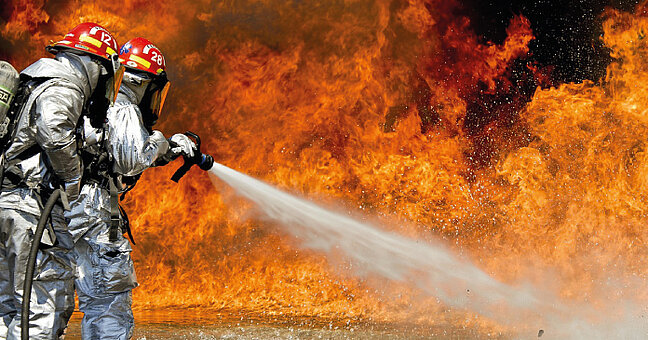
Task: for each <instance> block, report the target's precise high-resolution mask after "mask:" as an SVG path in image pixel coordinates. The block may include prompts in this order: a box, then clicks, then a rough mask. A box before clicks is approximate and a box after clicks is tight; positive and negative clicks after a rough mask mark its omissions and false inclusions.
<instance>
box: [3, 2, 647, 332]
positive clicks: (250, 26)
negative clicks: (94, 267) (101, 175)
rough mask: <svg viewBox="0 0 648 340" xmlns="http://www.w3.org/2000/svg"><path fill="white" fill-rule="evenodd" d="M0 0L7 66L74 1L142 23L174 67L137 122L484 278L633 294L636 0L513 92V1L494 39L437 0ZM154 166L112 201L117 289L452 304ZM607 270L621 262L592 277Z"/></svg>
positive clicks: (201, 299)
mask: <svg viewBox="0 0 648 340" xmlns="http://www.w3.org/2000/svg"><path fill="white" fill-rule="evenodd" d="M4 6H5V9H4V12H6V13H9V14H8V15H7V16H6V17H7V19H6V21H5V22H4V23H3V22H2V21H0V32H2V36H1V39H0V41H4V42H7V43H6V44H5V45H6V46H8V47H9V48H11V49H10V50H9V49H7V48H3V49H2V50H0V56H6V57H7V58H8V59H9V60H10V61H11V62H13V63H14V65H16V66H18V67H24V66H26V65H28V64H29V63H30V62H33V61H34V60H35V59H36V58H37V57H40V56H44V52H42V46H44V45H45V43H46V42H47V41H48V40H49V39H54V38H56V37H59V36H61V35H62V34H64V33H65V31H66V30H67V29H69V28H71V27H73V26H74V25H75V24H77V23H79V22H82V21H88V20H90V21H92V20H94V21H96V22H98V23H100V24H102V25H104V26H106V27H108V28H109V29H110V30H111V31H113V32H114V33H116V35H117V37H118V38H119V39H120V41H122V42H123V41H126V40H127V39H129V38H131V37H134V36H140V35H141V36H145V37H147V38H148V39H150V40H152V41H154V42H155V43H156V44H157V45H158V46H159V47H160V48H161V50H162V51H163V52H165V55H166V57H167V60H168V64H169V65H170V69H171V70H170V72H171V78H172V81H173V83H174V87H173V89H172V91H171V94H170V98H169V100H168V104H167V105H168V106H167V108H166V110H167V114H166V121H163V122H162V123H161V126H160V127H159V128H160V129H162V130H163V131H164V132H165V133H166V134H167V135H168V134H170V133H175V132H181V131H184V130H187V129H190V130H193V131H195V132H197V133H199V134H200V135H201V136H202V138H203V139H204V140H205V150H206V151H207V152H209V153H212V154H214V156H215V157H216V159H217V160H218V161H219V162H221V163H223V164H226V165H228V166H230V167H232V168H235V169H237V170H240V171H242V172H244V173H247V174H251V175H253V176H257V177H260V178H263V179H264V180H266V181H268V182H271V183H274V184H276V185H278V186H279V187H282V188H284V189H287V190H290V191H293V192H297V193H300V194H303V195H307V196H310V197H315V198H316V199H318V200H321V201H324V202H329V203H332V202H334V201H335V202H338V203H337V204H344V205H345V206H346V208H348V209H349V210H351V211H354V210H357V209H360V210H362V211H364V212H366V213H367V214H370V215H373V216H377V217H378V218H381V219H384V220H391V221H397V222H399V223H398V224H396V225H401V227H400V229H399V230H398V231H399V232H401V233H405V234H408V235H411V236H415V237H419V238H422V239H429V238H432V237H441V238H443V239H445V240H447V241H448V243H450V244H452V245H453V246H454V247H455V248H456V249H457V250H458V251H464V250H465V251H466V252H468V253H469V254H471V257H472V258H474V259H477V260H476V262H478V264H479V265H480V266H481V267H482V268H484V269H485V270H487V271H488V272H489V273H492V274H493V275H495V276H496V277H498V278H500V279H502V280H505V281H509V282H517V281H519V280H521V279H527V280H531V281H534V280H545V281H551V280H546V279H542V278H541V277H539V276H541V275H538V274H534V271H533V270H530V269H525V268H534V269H541V270H540V271H541V272H543V273H544V269H546V268H552V269H553V270H554V271H555V273H556V274H555V275H556V276H557V277H558V278H560V280H559V282H560V284H559V287H558V289H559V290H560V292H561V293H562V295H563V296H564V297H565V298H569V299H575V300H578V301H585V302H588V303H594V304H598V305H601V306H603V305H605V304H606V303H607V301H606V297H607V298H609V299H610V300H612V299H613V298H614V296H613V295H614V294H625V295H628V296H631V297H633V298H636V299H640V298H641V299H642V298H643V294H640V293H639V292H638V291H637V290H633V289H631V288H632V287H634V286H633V285H631V284H630V283H629V282H632V280H635V279H637V278H639V279H644V278H645V277H644V276H643V275H644V274H643V272H644V269H645V268H648V263H646V260H645V259H646V258H647V257H646V256H645V255H646V250H645V249H646V241H645V239H646V237H647V235H646V234H645V232H644V230H645V228H644V225H645V224H646V222H648V220H647V216H646V211H647V210H648V206H647V205H646V202H647V201H648V181H647V180H646V178H648V176H647V175H648V156H646V155H648V153H646V143H645V142H644V139H645V136H646V135H647V132H648V130H647V129H648V119H647V118H646V117H647V112H648V111H647V110H648V104H647V103H646V100H645V98H647V97H648V96H647V94H648V93H647V92H646V90H647V89H648V78H647V76H646V73H645V72H644V70H646V67H648V64H646V60H648V59H647V58H646V51H647V46H648V45H647V44H646V39H645V34H646V33H645V32H647V26H648V18H647V16H646V14H645V13H646V6H645V5H640V6H639V7H638V8H637V10H636V13H635V14H629V13H622V12H618V11H613V10H608V11H607V12H606V14H605V22H604V30H605V35H604V38H603V39H604V42H605V44H606V45H607V46H608V47H609V48H610V50H611V55H612V56H613V57H614V58H616V61H615V62H614V63H612V64H611V65H610V66H609V68H608V72H607V76H606V78H605V79H603V80H602V81H600V82H597V83H595V82H592V81H585V82H583V83H581V84H562V85H560V86H557V87H551V88H547V89H541V88H539V89H538V90H537V91H536V92H535V94H534V95H533V97H532V98H527V97H525V96H524V95H522V94H520V92H519V89H518V88H517V87H516V85H515V84H513V83H512V82H511V81H510V72H511V69H512V68H513V67H514V63H515V62H518V61H520V60H521V61H522V62H524V58H525V57H526V54H527V52H528V43H529V42H530V41H531V40H532V39H533V36H532V32H531V29H530V23H529V21H528V20H527V19H525V18H524V17H521V16H518V17H515V18H514V19H513V20H512V21H511V23H510V25H509V28H508V30H507V34H508V37H507V38H506V40H505V41H504V42H503V43H502V44H501V45H496V44H493V43H490V42H483V41H481V39H480V38H479V37H478V36H476V35H475V34H474V33H473V32H472V31H471V29H470V23H469V20H468V19H467V18H465V17H461V16H457V15H455V14H453V13H456V11H455V9H456V8H458V7H459V5H458V4H456V3H455V2H453V1H447V0H446V1H436V0H408V1H405V0H393V1H381V0H348V1H332V2H330V3H324V2H316V3H311V2H297V1H293V2H285V1H276V0H265V1H252V0H241V1H235V2H233V1H210V0H203V1H200V2H195V3H192V4H183V5H182V6H178V5H177V3H176V2H175V1H161V2H155V3H154V4H153V3H151V2H144V1H123V2H121V3H114V4H113V3H109V2H96V3H92V2H83V3H80V2H76V1H69V2H64V3H62V4H61V5H60V6H61V7H60V8H48V7H47V6H46V5H45V4H44V3H43V2H42V1H26V0H20V1H19V0H14V1H13V2H10V3H9V4H6V5H4ZM35 51H36V52H35ZM526 70H527V71H528V75H529V80H528V82H530V83H528V84H531V85H532V86H533V84H542V85H548V84H549V82H548V80H547V79H546V76H545V75H544V74H543V72H544V71H543V70H541V69H540V68H539V67H538V66H537V65H531V64H529V65H526ZM498 96H500V97H504V96H508V97H510V98H513V99H512V100H510V101H509V102H505V103H501V102H500V101H498V100H496V99H497V98H499V97H498ZM529 100H530V102H528V104H527V105H526V106H525V104H526V103H527V101H529ZM475 122H477V123H475ZM174 165H177V164H173V165H172V166H174ZM172 172H173V169H171V168H169V167H166V168H162V169H152V170H149V171H148V172H147V173H146V174H145V175H144V176H143V179H142V181H141V183H140V184H139V187H138V188H137V189H136V190H135V191H134V192H133V194H132V195H130V197H129V198H128V199H127V201H126V205H127V209H128V210H129V211H130V212H131V215H132V219H133V221H132V222H133V225H134V232H135V235H136V238H137V239H139V241H140V242H138V245H137V246H135V251H134V253H133V255H134V257H135V260H136V266H137V271H138V278H139V280H140V283H141V287H139V288H138V289H136V290H135V292H134V296H135V307H136V308H161V307H171V306H181V307H188V306H200V307H214V308H222V309H225V310H233V311H246V312H250V313H254V314H260V315H289V316H305V317H308V316H319V317H324V318H329V317H330V318H335V319H347V318H357V319H371V320H378V321H388V322H392V321H393V322H403V321H413V322H423V323H429V324H433V323H436V322H442V321H443V320H444V318H449V319H453V318H454V317H453V316H450V315H449V316H446V317H440V316H439V314H435V313H432V312H431V311H443V310H444V309H443V307H442V306H439V305H438V304H437V303H436V301H435V300H433V299H428V298H425V299H420V298H418V297H416V294H417V293H416V291H415V290H413V289H411V288H408V287H405V286H404V285H399V284H392V285H387V286H385V285H384V284H383V283H380V282H379V281H377V280H374V279H372V278H361V279H359V278H355V277H353V275H352V274H353V273H355V272H356V269H355V268H348V267H352V265H351V264H348V263H347V264H344V262H342V263H343V264H342V265H340V264H339V263H337V262H334V261H333V262H332V261H330V258H327V257H325V256H323V255H322V254H317V253H313V252H310V251H304V250H299V248H298V246H297V244H295V241H293V240H290V239H287V238H286V237H283V235H282V234H281V233H279V232H278V231H277V230H275V228H273V227H272V225H269V224H267V223H261V222H258V221H256V220H254V219H252V220H250V219H248V217H249V214H250V206H249V204H248V203H246V202H242V201H236V200H235V201H233V202H234V204H232V202H231V201H228V202H227V203H226V202H224V201H223V198H222V197H221V195H220V194H219V193H217V192H216V190H214V189H213V187H212V183H211V182H210V180H209V179H208V178H207V176H206V175H204V174H202V173H200V172H198V171H197V170H193V171H192V172H190V173H189V174H188V175H187V178H185V179H183V180H182V181H181V183H180V184H179V185H176V184H174V183H172V182H170V181H168V178H169V177H170V176H171V174H172ZM339 202H342V203H339ZM530 265H531V266H530ZM341 267H347V269H346V270H341V269H344V268H341ZM359 270H361V269H359ZM610 275H614V276H615V277H617V278H618V280H619V281H620V282H624V284H622V285H620V286H619V287H618V289H615V290H614V294H610V293H609V291H608V292H607V293H605V294H603V295H600V296H596V294H598V293H601V286H600V285H598V284H597V281H599V280H603V279H604V278H608V277H610ZM377 287H379V288H377ZM393 294H397V295H393ZM392 296H398V298H393V297H392ZM595 296H596V297H595ZM642 301H643V299H642ZM415 315H416V316H415ZM431 315H434V316H431ZM444 315H446V314H444ZM453 320H454V319H453ZM454 322H459V323H464V324H470V323H472V322H473V321H470V319H469V320H463V319H462V320H461V321H457V320H454Z"/></svg>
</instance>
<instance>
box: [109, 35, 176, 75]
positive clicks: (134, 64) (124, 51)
mask: <svg viewBox="0 0 648 340" xmlns="http://www.w3.org/2000/svg"><path fill="white" fill-rule="evenodd" d="M119 61H120V62H121V63H122V64H124V65H125V66H126V67H130V68H134V69H137V70H140V71H144V72H148V73H152V74H153V75H156V76H157V75H161V74H162V73H166V62H165V60H164V56H163V55H162V52H160V49H159V48H157V47H155V45H153V43H151V42H150V41H149V40H148V39H144V38H135V39H131V40H129V41H128V42H127V43H125V44H124V45H123V46H122V48H121V51H119Z"/></svg>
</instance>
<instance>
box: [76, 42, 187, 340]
mask: <svg viewBox="0 0 648 340" xmlns="http://www.w3.org/2000/svg"><path fill="white" fill-rule="evenodd" d="M120 61H121V62H122V63H123V64H124V65H125V67H126V71H125V73H124V80H123V82H122V85H121V88H120V90H119V93H118V95H117V100H116V103H115V105H114V106H113V107H111V108H110V109H109V110H108V113H107V117H106V118H107V119H106V125H105V126H104V127H103V128H101V129H94V128H92V126H91V124H90V122H89V121H88V120H86V122H85V123H84V126H85V129H84V130H85V132H84V135H85V142H84V145H83V147H82V150H83V151H82V155H83V158H84V161H85V162H84V164H85V170H84V175H83V186H82V189H81V193H80V195H79V199H78V200H77V201H76V202H74V203H73V204H72V209H71V211H70V213H69V214H68V215H67V217H68V218H69V219H70V229H71V230H72V231H73V236H74V240H75V248H74V252H75V255H76V256H75V258H76V260H77V266H78V273H79V276H78V278H77V280H76V282H75V284H76V289H77V294H78V297H79V309H80V310H81V312H83V313H84V314H83V320H82V322H81V334H82V338H83V339H130V338H131V337H132V334H133V328H134V319H133V313H132V310H131V304H132V297H131V291H132V289H133V288H135V287H136V286H137V280H136V277H135V271H134V268H133V261H132V260H131V257H130V253H131V250H132V249H131V246H130V243H129V241H128V239H127V238H125V237H124V236H123V231H124V230H123V229H124V228H125V226H124V224H125V223H127V221H126V220H127V218H125V216H124V215H125V213H121V211H122V210H121V208H120V207H119V203H118V195H120V194H121V193H122V192H124V191H127V190H130V189H131V188H132V187H133V186H134V185H135V182H136V181H137V178H138V177H139V175H140V174H141V173H142V172H143V171H144V170H145V169H147V168H149V167H151V166H157V165H164V164H166V163H168V162H169V161H171V160H173V159H175V158H177V157H178V156H180V155H186V156H193V154H194V152H197V151H196V149H197V148H196V146H195V144H194V143H193V142H192V141H191V140H190V139H189V138H188V137H186V136H185V135H182V134H176V135H174V136H172V137H171V138H170V139H169V140H167V139H166V138H165V137H164V135H163V134H162V133H161V132H160V131H157V130H153V129H152V127H153V125H154V124H155V123H156V121H157V119H158V118H159V116H160V113H161V110H162V107H163V105H164V100H165V98H166V95H167V92H168V90H169V86H170V83H169V81H168V79H167V75H166V64H165V59H164V56H163V55H162V53H161V52H160V50H159V49H158V48H157V47H155V46H154V45H153V44H152V43H151V42H150V41H148V40H146V39H144V38H135V39H132V40H130V41H129V42H127V43H126V44H124V45H123V46H122V48H121V51H120ZM126 228H128V227H127V226H126Z"/></svg>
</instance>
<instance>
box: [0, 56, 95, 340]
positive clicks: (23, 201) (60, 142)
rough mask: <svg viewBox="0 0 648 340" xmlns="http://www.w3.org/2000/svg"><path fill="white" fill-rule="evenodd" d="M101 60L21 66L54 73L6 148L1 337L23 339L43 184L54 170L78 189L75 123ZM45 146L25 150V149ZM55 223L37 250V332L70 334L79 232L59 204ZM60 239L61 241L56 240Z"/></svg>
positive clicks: (33, 325)
mask: <svg viewBox="0 0 648 340" xmlns="http://www.w3.org/2000/svg"><path fill="white" fill-rule="evenodd" d="M100 72H101V67H100V66H99V65H97V64H96V63H94V62H93V61H91V59H90V58H89V57H83V56H78V55H74V54H68V53H59V54H57V56H56V58H55V59H41V60H39V61H37V62H36V63H34V64H32V65H31V66H29V67H27V68H26V69H25V70H24V71H23V72H22V73H23V74H25V75H28V76H31V77H39V78H44V79H48V80H46V81H45V82H44V83H42V84H41V85H39V86H38V87H36V88H35V89H34V90H33V92H32V94H31V95H30V97H29V99H28V100H27V103H26V105H25V106H24V107H23V110H22V111H21V113H20V114H19V116H18V118H17V119H18V120H17V124H16V128H15V134H14V137H13V139H12V141H11V144H10V147H9V148H8V149H7V151H6V152H5V154H4V156H5V158H6V159H5V163H4V164H3V167H4V169H5V179H7V178H9V177H13V178H14V179H16V178H17V179H20V181H17V180H14V181H12V182H11V183H7V181H6V180H5V181H3V186H2V190H1V191H0V240H1V241H2V242H0V316H1V317H2V321H3V322H2V323H0V338H2V339H4V338H7V339H20V337H21V336H20V329H21V325H20V314H21V305H22V296H23V281H24V275H25V265H26V259H27V257H28V254H29V248H30V246H31V243H32V236H33V232H34V230H35V229H36V225H37V222H38V219H39V218H40V214H41V208H40V207H41V205H40V204H41V200H45V199H46V197H41V192H40V191H39V189H40V187H41V184H43V183H50V182H51V181H52V180H53V179H54V178H55V177H57V178H58V180H59V182H60V183H62V184H64V185H65V187H66V192H68V193H69V194H71V195H72V196H74V195H76V194H77V193H78V190H79V189H78V186H79V180H80V178H81V162H80V158H79V156H78V155H77V150H76V137H75V129H76V125H77V122H78V120H79V117H80V116H81V111H82V108H83V106H84V104H85V102H86V100H87V98H89V96H90V95H91V93H92V91H93V90H94V88H95V87H96V84H97V80H98V78H99V74H100ZM30 148H31V149H32V150H38V151H37V152H35V153H33V152H29V153H28V152H26V150H30ZM51 224H52V227H53V228H51V229H50V232H46V233H45V235H44V236H43V241H42V247H41V249H40V250H39V252H38V255H37V262H36V269H35V275H34V282H33V291H32V294H31V302H30V303H31V308H30V309H31V310H30V313H29V328H30V338H31V339H57V338H59V337H60V336H61V335H63V333H64V331H65V327H66V325H67V321H68V319H69V317H70V315H71V314H72V312H73V310H74V262H73V261H74V260H73V257H72V252H71V250H72V248H73V246H74V244H73V241H72V235H71V233H70V230H69V228H68V226H67V224H66V222H65V219H64V216H63V209H62V208H61V207H60V206H55V208H54V210H53V211H52V214H51ZM55 240H56V242H55Z"/></svg>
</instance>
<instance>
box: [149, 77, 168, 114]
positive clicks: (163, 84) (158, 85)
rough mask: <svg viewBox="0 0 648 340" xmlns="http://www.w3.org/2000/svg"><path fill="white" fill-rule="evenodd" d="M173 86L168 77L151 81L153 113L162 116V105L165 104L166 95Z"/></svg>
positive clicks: (151, 106)
mask: <svg viewBox="0 0 648 340" xmlns="http://www.w3.org/2000/svg"><path fill="white" fill-rule="evenodd" d="M170 87H171V82H169V81H167V80H166V79H165V80H163V81H158V82H153V83H151V88H150V90H149V91H150V93H151V105H150V108H151V113H152V114H153V115H154V116H155V117H157V118H160V115H161V114H162V107H163V106H164V101H165V100H166V96H167V94H168V93H169V88H170Z"/></svg>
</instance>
